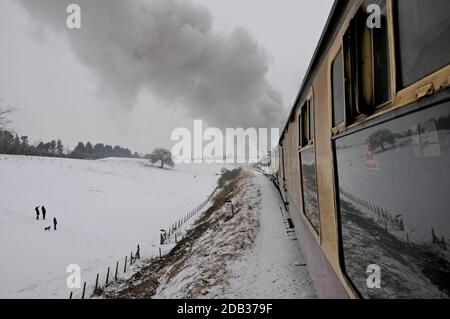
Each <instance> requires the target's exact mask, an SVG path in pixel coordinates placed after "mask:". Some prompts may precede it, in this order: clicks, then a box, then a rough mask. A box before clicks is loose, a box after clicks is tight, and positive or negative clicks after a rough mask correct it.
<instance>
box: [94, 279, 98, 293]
mask: <svg viewBox="0 0 450 319" xmlns="http://www.w3.org/2000/svg"><path fill="white" fill-rule="evenodd" d="M97 291H98V274H97V279H95V288H94V295H95V294H97Z"/></svg>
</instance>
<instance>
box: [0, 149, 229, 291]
mask: <svg viewBox="0 0 450 319" xmlns="http://www.w3.org/2000/svg"><path fill="white" fill-rule="evenodd" d="M222 166H223V165H183V164H182V165H178V166H176V168H175V169H174V170H161V169H158V168H155V167H149V166H148V165H147V162H146V161H144V160H133V159H105V160H98V161H83V160H72V159H56V158H40V157H24V156H7V155H0V252H1V255H0V264H1V271H0V298H68V296H69V292H70V290H69V289H68V288H67V286H66V279H67V276H68V273H66V268H67V266H68V265H70V264H78V265H79V266H80V267H81V269H82V281H87V282H88V283H93V282H94V281H95V276H96V274H97V273H98V272H100V273H105V272H106V269H107V267H109V266H110V267H111V268H114V266H115V263H116V261H118V260H120V261H121V263H122V259H123V258H124V256H125V255H127V254H129V253H130V251H131V250H133V251H134V250H136V245H137V244H140V246H141V255H143V257H148V256H150V255H152V254H156V253H157V249H158V248H157V245H158V241H159V233H160V229H161V228H167V227H168V226H170V225H171V224H172V223H173V222H174V221H176V220H177V219H179V218H181V217H182V216H184V215H185V214H186V213H187V212H188V211H189V210H191V209H192V208H194V207H195V206H197V205H198V204H199V203H201V202H202V201H204V200H205V198H206V197H207V196H208V195H209V194H210V192H211V191H212V190H213V189H214V188H215V186H216V183H217V179H218V176H217V175H216V174H218V173H219V172H220V170H221V168H222ZM41 205H44V206H45V207H46V208H47V220H46V221H43V220H39V221H37V220H36V218H35V212H34V208H35V206H41ZM53 217H56V218H57V219H58V230H57V231H50V232H45V231H44V228H45V227H47V226H50V225H51V220H52V219H53ZM79 293H80V291H75V294H79Z"/></svg>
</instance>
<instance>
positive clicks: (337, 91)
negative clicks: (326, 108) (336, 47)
mask: <svg viewBox="0 0 450 319" xmlns="http://www.w3.org/2000/svg"><path fill="white" fill-rule="evenodd" d="M331 78H332V84H333V88H332V89H333V126H334V127H336V126H338V125H339V124H341V123H343V122H344V121H345V99H344V69H343V60H342V50H341V51H339V54H338V55H337V57H336V59H335V60H334V61H333V65H332V70H331Z"/></svg>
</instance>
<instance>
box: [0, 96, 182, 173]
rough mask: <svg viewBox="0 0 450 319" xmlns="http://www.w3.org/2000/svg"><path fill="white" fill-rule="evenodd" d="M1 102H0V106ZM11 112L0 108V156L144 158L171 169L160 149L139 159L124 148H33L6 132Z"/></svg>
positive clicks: (169, 158) (55, 142)
mask: <svg viewBox="0 0 450 319" xmlns="http://www.w3.org/2000/svg"><path fill="white" fill-rule="evenodd" d="M2 101H3V100H2V99H1V98H0V104H1V102H2ZM13 111H14V109H13V108H4V107H2V105H0V154H9V155H29V156H49V157H67V158H76V159H101V158H107V157H122V158H145V159H148V160H150V162H151V163H152V164H156V163H157V162H160V167H161V168H164V165H166V166H170V167H174V166H175V164H174V162H173V160H172V154H171V153H170V151H168V150H166V149H162V148H157V149H155V150H154V151H153V152H152V153H151V154H146V155H145V156H141V155H140V154H138V153H136V152H135V153H133V152H132V151H131V150H130V149H128V148H123V147H121V146H118V145H116V146H114V147H113V146H111V145H108V144H106V145H105V144H102V143H98V144H95V145H92V143H90V142H87V143H86V144H84V143H83V142H79V143H78V145H77V146H76V147H75V149H74V150H73V151H65V149H64V145H63V143H62V141H61V140H60V139H58V140H52V141H50V142H47V143H45V142H39V143H38V144H37V145H30V143H29V140H28V136H19V135H18V134H16V133H14V132H12V131H9V130H7V129H6V126H7V125H8V124H9V123H10V122H11V121H10V120H9V115H10V114H11V113H12V112H13Z"/></svg>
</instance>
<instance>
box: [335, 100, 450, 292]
mask: <svg viewBox="0 0 450 319" xmlns="http://www.w3.org/2000/svg"><path fill="white" fill-rule="evenodd" d="M335 149H336V161H337V174H338V181H339V202H340V218H341V231H342V244H343V256H344V265H345V270H346V272H347V274H348V276H349V277H350V279H351V280H352V282H353V283H354V285H355V286H356V287H357V289H358V290H359V291H360V293H361V294H362V295H363V297H366V298H449V297H450V197H449V194H450V165H449V163H450V102H446V103H444V104H441V105H438V106H435V107H432V108H428V109H425V110H421V111H417V112H415V113H411V114H408V115H405V116H403V117H400V118H397V119H393V120H391V121H388V122H385V123H383V124H380V125H378V126H375V127H371V128H368V129H365V130H362V131H359V132H356V133H352V134H350V135H347V136H344V137H342V138H339V139H337V140H336V141H335ZM374 264H375V265H378V266H379V267H380V269H381V288H380V289H376V288H375V289H370V288H368V285H367V278H368V276H369V274H367V269H368V266H369V265H374Z"/></svg>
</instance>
